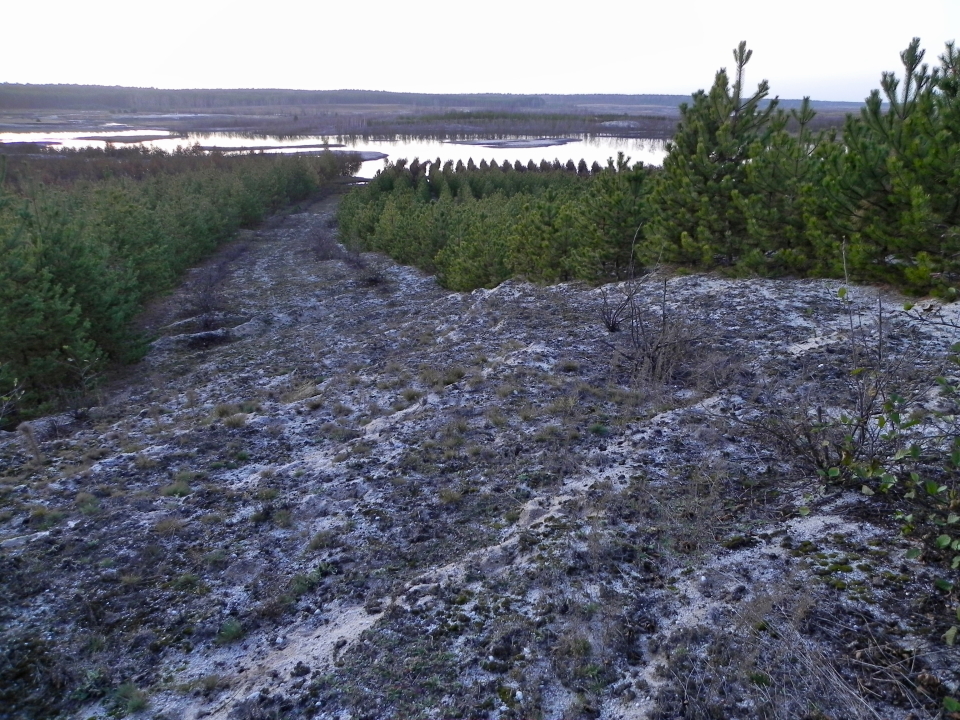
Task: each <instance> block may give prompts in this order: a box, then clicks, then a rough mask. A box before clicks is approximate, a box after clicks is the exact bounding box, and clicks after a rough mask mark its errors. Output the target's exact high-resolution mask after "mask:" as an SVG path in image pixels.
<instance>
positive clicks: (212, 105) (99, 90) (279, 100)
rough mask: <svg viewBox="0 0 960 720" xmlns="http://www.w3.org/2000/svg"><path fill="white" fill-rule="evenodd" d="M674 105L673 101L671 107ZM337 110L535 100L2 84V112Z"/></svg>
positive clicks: (530, 103)
mask: <svg viewBox="0 0 960 720" xmlns="http://www.w3.org/2000/svg"><path fill="white" fill-rule="evenodd" d="M676 104H677V103H676V102H674V103H673V105H674V106H675V105H676ZM337 105H374V106H376V105H412V106H414V107H425V108H433V107H436V108H440V107H473V108H504V109H520V108H526V109H536V108H542V107H544V106H545V105H546V101H545V100H544V99H543V98H541V97H539V96H536V95H509V94H496V93H490V94H463V95H454V94H427V93H400V92H386V91H378V90H259V89H246V90H245V89H237V90H162V89H158V88H129V87H106V86H101V85H20V84H14V83H3V84H0V110H39V109H58V110H106V111H111V110H119V111H125V110H134V111H164V112H167V111H178V110H204V111H209V110H216V109H218V108H222V109H225V108H239V107H269V106H274V107H313V106H319V107H325V106H337Z"/></svg>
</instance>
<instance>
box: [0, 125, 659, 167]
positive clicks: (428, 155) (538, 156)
mask: <svg viewBox="0 0 960 720" xmlns="http://www.w3.org/2000/svg"><path fill="white" fill-rule="evenodd" d="M141 139H142V140H141ZM108 140H111V141H113V142H115V143H117V144H136V143H138V142H139V143H140V144H143V145H146V146H149V147H157V148H160V149H162V150H167V151H171V150H175V149H176V148H177V146H186V145H193V144H195V143H199V144H200V145H202V146H204V147H217V148H221V149H223V150H229V149H230V148H247V149H257V148H263V151H264V152H283V153H296V152H311V151H313V152H316V151H317V150H318V146H322V145H325V144H330V145H338V146H339V147H338V148H337V149H341V150H354V151H357V152H371V153H382V154H385V155H387V159H386V160H384V159H379V160H368V161H367V162H364V163H363V167H362V169H361V171H360V173H359V174H360V175H361V176H364V177H372V176H373V175H374V174H375V173H376V171H377V170H379V169H380V168H382V167H383V166H384V163H385V162H387V161H396V160H399V159H401V158H406V159H408V160H412V159H413V158H415V157H418V158H420V160H421V161H425V160H436V159H437V158H438V157H439V158H440V160H441V161H442V162H446V161H447V160H452V161H453V162H454V163H456V162H457V161H458V160H462V161H463V162H464V164H466V162H467V160H469V159H470V158H473V161H474V162H475V163H477V164H478V165H479V164H480V161H481V160H486V161H487V162H490V161H491V160H496V161H497V163H498V164H500V163H502V162H503V161H504V160H506V161H508V162H510V163H514V162H515V161H517V160H519V161H520V162H521V163H523V164H524V165H526V164H527V162H528V161H530V160H533V161H534V162H535V163H537V164H539V163H540V161H541V160H547V161H549V162H553V161H554V160H559V161H560V162H561V163H566V162H567V160H573V162H574V163H579V162H580V160H581V159H583V160H584V161H586V163H587V165H588V166H589V165H592V164H593V163H594V162H598V163H599V164H600V165H601V166H606V164H607V159H608V158H615V157H616V156H617V153H618V152H623V153H624V154H625V155H626V156H627V157H629V158H630V159H631V161H632V162H638V161H642V162H643V163H645V164H648V165H660V164H662V163H663V158H664V156H665V155H666V147H665V146H666V142H665V141H664V140H656V139H650V138H623V137H611V136H609V135H569V136H565V137H564V138H563V140H567V141H568V142H556V143H554V144H550V145H546V146H545V147H530V146H529V144H530V143H526V145H525V146H522V147H516V146H511V147H488V146H485V145H484V144H482V143H485V142H487V141H484V140H469V141H463V142H468V143H469V144H461V143H460V142H450V141H443V140H440V139H437V138H412V137H411V138H408V137H405V138H398V139H393V140H372V139H370V140H367V139H363V138H359V137H336V136H319V135H318V136H306V137H296V138H292V137H279V138H278V137H263V136H258V137H252V136H249V135H240V134H236V133H190V134H187V135H172V134H170V133H169V132H167V131H165V130H159V129H158V130H150V129H140V130H117V131H115V132H111V131H109V130H107V131H102V132H89V131H87V132H49V133H43V132H29V133H0V142H35V143H47V144H52V145H55V146H58V147H65V148H81V147H88V146H93V147H103V146H104V145H105V144H106V142H107V141H108ZM504 140H507V141H511V140H513V141H516V140H527V141H530V140H536V138H526V137H510V138H497V139H495V140H494V139H491V140H489V143H492V144H497V143H501V142H502V141H504Z"/></svg>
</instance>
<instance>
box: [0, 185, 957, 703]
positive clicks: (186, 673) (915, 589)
mask: <svg viewBox="0 0 960 720" xmlns="http://www.w3.org/2000/svg"><path fill="white" fill-rule="evenodd" d="M334 206H335V199H328V200H326V201H324V202H322V203H319V204H318V205H316V206H315V207H314V208H312V209H311V210H310V211H309V212H303V213H298V214H292V215H289V216H286V217H283V218H277V219H274V220H272V221H271V222H269V223H267V224H266V225H264V226H263V227H262V228H260V229H258V230H256V231H252V232H247V233H245V234H244V235H242V237H241V238H240V239H239V240H238V241H237V242H236V243H235V244H233V245H232V246H230V247H228V248H226V249H225V250H224V251H223V252H222V253H221V254H220V255H219V256H218V257H215V258H213V259H211V260H210V261H209V262H208V263H207V264H206V265H204V266H203V267H201V268H197V269H196V270H194V271H193V272H192V273H191V275H190V277H189V279H188V280H187V282H185V284H184V285H183V287H182V288H181V289H180V290H179V291H177V292H176V293H174V294H173V295H172V296H170V297H169V298H167V299H166V300H165V301H164V302H162V303H159V304H158V305H157V306H155V307H154V308H152V309H151V311H150V312H149V313H147V314H146V315H145V316H144V324H145V327H146V328H147V329H148V330H149V331H151V332H152V333H153V334H155V335H157V336H158V339H157V341H156V342H155V343H154V345H153V348H152V350H151V352H150V354H149V355H148V357H147V358H146V359H145V360H144V361H143V362H142V363H141V364H140V365H139V366H138V367H137V368H135V369H134V372H133V373H131V377H128V378H126V379H124V380H122V381H116V382H114V383H113V384H112V385H111V386H110V387H109V388H108V391H107V392H106V393H105V399H104V401H103V403H102V404H101V406H100V407H98V408H95V409H94V410H93V411H91V412H90V413H89V416H87V417H86V418H84V419H82V420H79V421H78V420H75V419H74V418H73V417H72V416H59V417H56V418H49V419H45V420H41V421H38V422H35V423H33V430H32V435H29V434H27V433H19V434H16V435H14V434H5V435H3V436H0V473H2V475H0V590H2V593H0V598H2V600H0V623H2V624H0V644H2V645H3V646H4V652H3V653H0V655H2V656H3V657H4V658H5V659H4V660H2V661H0V672H2V673H3V675H2V678H3V682H0V696H2V697H0V699H2V700H3V701H4V702H0V708H4V707H6V708H7V709H0V718H4V720H6V718H18V719H19V718H28V717H46V716H49V715H52V714H54V713H55V712H57V711H61V712H63V713H64V714H65V715H66V716H69V717H75V718H78V719H80V718H84V719H85V718H91V717H106V716H108V715H112V716H118V715H124V714H131V715H136V716H142V717H151V718H171V719H173V718H188V719H193V718H200V717H209V718H280V717H284V718H294V717H320V718H381V717H434V718H440V717H444V718H445V717H470V718H479V717H488V718H528V717H545V718H561V717H563V718H573V717H591V718H593V717H600V718H679V717H684V718H706V717H724V718H735V717H737V718H754V717H764V718H767V717H784V718H786V717H791V718H797V717H807V718H828V717H832V718H858V717H863V718H873V717H883V718H904V719H905V718H908V717H913V718H926V717H937V716H938V714H939V713H940V712H941V711H940V709H939V708H940V707H941V700H942V697H943V696H944V695H945V694H947V693H951V692H952V693H956V691H957V683H958V675H957V672H958V659H957V654H956V653H955V652H954V650H953V649H952V648H948V647H946V646H945V645H944V643H943V642H942V640H941V639H940V636H941V635H942V633H943V632H944V630H945V629H946V626H947V625H948V624H949V619H950V612H951V608H950V607H949V605H950V602H951V598H950V597H948V596H946V595H944V594H942V593H938V592H937V591H935V590H934V589H933V586H932V575H931V573H930V572H928V571H927V570H926V569H925V568H924V567H922V566H918V565H917V563H916V561H911V560H906V559H905V553H906V551H907V550H908V549H909V548H910V547H912V546H914V544H915V541H913V540H910V539H908V538H903V537H901V536H900V535H899V532H898V529H897V527H896V526H895V525H894V523H893V522H892V519H891V518H890V517H889V513H885V512H884V510H883V506H882V504H881V503H879V502H878V501H877V500H876V499H869V498H865V497H863V496H861V495H858V494H853V493H843V492H837V491H836V490H829V491H822V490H821V489H820V488H819V481H817V480H816V479H811V477H810V474H809V473H805V472H804V471H802V469H800V468H798V467H795V466H794V465H793V464H792V462H791V458H789V457H788V456H786V455H785V454H784V453H783V452H782V451H781V449H780V448H778V447H776V446H775V445H774V444H772V443H771V441H770V440H769V438H767V437H765V436H764V435H763V434H762V433H757V432H755V431H754V430H755V428H754V426H753V425H752V424H751V418H752V417H754V413H755V412H756V411H757V409H758V407H761V406H762V405H763V404H764V403H770V402H776V403H781V404H783V403H791V402H793V403H802V402H804V398H807V397H808V395H804V393H805V392H808V391H809V387H808V385H809V382H812V381H814V380H816V382H821V383H822V384H823V387H824V388H829V387H830V383H831V382H836V383H840V384H842V383H843V381H844V377H845V376H846V371H845V367H846V365H845V363H848V362H849V359H848V358H847V357H846V349H847V348H848V347H849V345H850V343H849V330H850V325H849V320H850V318H849V316H848V314H847V313H846V309H845V306H844V304H843V303H840V302H838V300H837V295H836V291H837V288H838V286H839V285H838V283H836V282H832V281H765V280H725V279H719V278H714V277H706V276H690V277H675V278H671V279H670V280H669V281H668V283H667V298H668V301H669V304H670V308H671V309H670V313H671V316H672V317H674V318H675V319H676V321H677V323H678V327H681V326H682V332H681V333H680V335H678V336H677V337H676V339H677V341H678V343H677V345H676V347H677V348H679V349H680V352H678V353H676V355H675V356H674V357H672V358H670V367H669V368H666V369H664V370H663V371H662V372H652V373H651V372H650V371H649V368H648V369H647V371H643V370H641V371H638V370H637V368H636V367H635V363H633V362H632V361H631V360H630V359H629V357H628V356H630V355H636V352H637V347H636V346H635V345H632V344H631V343H630V340H629V333H628V332H620V333H610V332H608V331H607V329H606V328H605V327H604V326H603V324H602V323H601V322H600V320H599V313H600V309H601V305H602V302H601V291H600V290H597V289H591V288H585V287H576V286H570V285H560V286H555V287H537V286H534V285H530V284H525V283H520V282H510V283H506V284H504V285H502V286H500V287H499V288H496V289H494V290H478V291H475V292H473V293H465V294H458V293H451V292H447V291H445V290H443V289H441V288H439V287H438V286H437V285H436V283H435V282H434V281H433V279H432V278H429V277H425V276H423V275H422V274H420V273H418V272H416V271H414V270H412V269H410V268H406V267H400V266H397V265H395V264H394V263H392V262H390V261H389V260H387V259H385V258H383V257H379V256H374V255H362V256H361V255H356V254H351V253H348V252H346V251H345V250H343V248H341V247H340V246H339V245H338V244H337V243H336V229H335V223H334V221H333V211H334ZM608 290H611V289H608ZM661 290H662V288H661V287H660V286H659V285H658V284H657V283H649V284H648V286H645V287H644V288H643V289H642V290H641V295H640V297H643V298H644V306H645V307H649V308H650V316H651V318H656V317H657V316H658V315H659V312H660V308H659V305H658V303H659V302H660V299H661V294H660V293H661ZM854 294H855V295H856V298H855V300H856V302H857V303H859V305H858V306H857V307H859V308H860V309H861V310H862V311H863V313H864V317H866V318H869V317H871V313H872V312H873V310H872V309H871V308H873V307H874V306H875V303H876V291H874V290H870V289H857V290H856V291H855V293H854ZM886 302H887V303H888V308H889V318H888V328H887V335H886V337H887V342H888V343H889V345H890V348H891V349H890V352H891V353H893V354H899V356H902V357H909V358H911V367H914V368H920V369H923V368H924V367H926V366H927V365H928V364H930V365H933V364H936V363H937V362H939V358H940V357H941V356H942V355H943V352H944V349H945V347H946V345H947V342H948V341H949V338H948V337H946V336H945V335H941V334H940V333H939V332H938V331H936V330H935V329H934V328H930V327H925V326H920V327H918V326H916V324H915V323H913V322H912V321H911V320H910V319H909V318H907V317H906V316H904V315H902V314H899V315H898V314H896V313H895V311H894V308H896V307H897V299H896V298H887V299H886ZM868 324H869V323H868ZM681 341H682V342H681ZM651 374H653V375H655V377H652V378H651V377H650V375H651ZM805 382H806V383H807V385H805V384H804V383H805ZM765 393H766V394H765ZM791 393H793V394H792V395H791ZM801 508H803V510H802V511H801ZM807 509H809V513H808V514H804V513H805V512H807ZM953 601H955V598H953ZM4 693H6V695H4ZM10 708H13V709H10Z"/></svg>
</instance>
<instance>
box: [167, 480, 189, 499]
mask: <svg viewBox="0 0 960 720" xmlns="http://www.w3.org/2000/svg"><path fill="white" fill-rule="evenodd" d="M190 492H191V490H190V483H188V482H186V481H185V480H176V481H174V482H172V483H170V484H169V485H165V486H164V487H162V488H160V494H161V495H163V496H164V497H186V496H187V495H189V494H190Z"/></svg>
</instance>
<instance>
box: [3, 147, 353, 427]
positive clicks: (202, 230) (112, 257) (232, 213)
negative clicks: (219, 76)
mask: <svg viewBox="0 0 960 720" xmlns="http://www.w3.org/2000/svg"><path fill="white" fill-rule="evenodd" d="M0 160H4V161H5V160H6V158H0ZM357 167H358V164H357V163H356V162H353V161H352V159H347V158H344V157H338V156H334V155H332V154H326V155H324V156H319V157H311V158H307V157H285V156H280V155H256V156H254V155H249V156H242V157H224V156H219V155H207V154H204V153H202V152H201V151H199V150H183V151H180V152H177V153H173V154H166V153H163V152H160V151H149V150H145V149H143V150H141V149H123V150H114V149H110V150H106V151H102V150H92V149H91V150H84V151H77V152H61V153H52V154H51V155H50V156H48V157H40V158H34V159H32V160H29V159H19V158H15V159H13V160H11V161H10V162H9V163H6V162H5V163H4V169H5V170H6V175H7V178H6V182H5V183H3V185H2V186H0V190H2V192H0V421H2V420H3V419H4V416H6V418H7V420H8V421H9V420H11V419H12V418H13V417H14V416H17V415H19V416H20V417H24V416H29V415H31V414H35V413H38V412H42V411H44V410H46V409H49V408H50V407H53V406H54V405H56V404H57V403H58V402H61V401H63V400H64V399H65V397H64V396H65V395H68V394H71V393H77V392H83V391H84V390H85V389H86V388H87V387H88V386H89V385H90V383H91V382H92V380H93V379H94V378H95V377H96V375H97V373H98V372H99V371H100V370H101V369H102V368H103V367H104V365H105V364H106V363H108V362H112V361H121V362H122V361H129V360H132V359H134V358H136V357H137V356H138V354H139V353H141V352H142V342H141V340H140V339H139V338H137V337H135V336H134V335H133V334H132V333H131V326H130V321H131V319H132V318H133V317H134V315H135V314H136V313H137V312H138V311H139V310H140V308H141V307H142V306H143V303H144V301H145V300H147V299H149V298H150V297H152V296H155V295H156V294H157V293H160V292H162V291H164V290H167V289H169V288H170V287H172V286H173V285H174V284H175V283H176V282H177V279H178V278H179V276H180V275H181V273H182V272H183V271H184V270H185V269H187V268H188V267H190V266H191V265H192V264H195V263H196V262H198V261H199V260H201V259H202V258H203V257H204V256H206V255H208V254H209V253H211V252H212V251H213V250H215V249H216V248H217V247H218V245H220V244H221V243H223V242H224V241H225V240H227V239H228V238H230V237H231V235H232V233H233V232H234V231H235V230H237V229H238V228H240V227H244V226H249V225H251V224H253V223H256V222H258V221H259V220H261V219H262V218H263V217H264V216H265V214H267V213H268V212H271V211H273V210H276V209H277V208H279V207H280V206H282V205H284V204H286V203H289V202H291V201H296V200H300V199H303V198H306V197H308V196H309V195H311V194H312V193H314V192H316V191H317V190H318V188H320V186H321V185H323V184H324V183H328V182H330V181H331V180H332V179H333V178H335V177H337V176H339V175H343V174H351V173H353V172H355V171H356V169H357Z"/></svg>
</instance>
